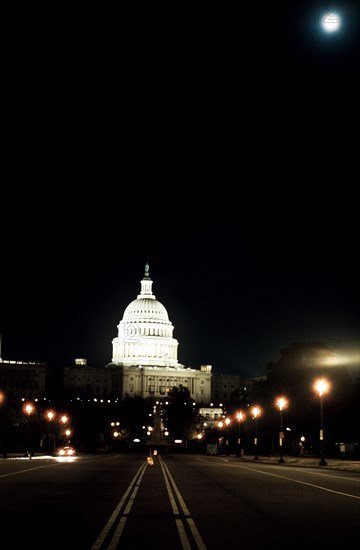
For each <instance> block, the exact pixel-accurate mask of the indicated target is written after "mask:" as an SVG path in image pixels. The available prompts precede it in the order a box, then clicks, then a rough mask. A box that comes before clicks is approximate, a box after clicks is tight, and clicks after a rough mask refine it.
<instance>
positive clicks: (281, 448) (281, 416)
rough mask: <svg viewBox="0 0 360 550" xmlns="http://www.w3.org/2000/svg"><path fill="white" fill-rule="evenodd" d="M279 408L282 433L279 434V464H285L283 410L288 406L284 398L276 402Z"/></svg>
mask: <svg viewBox="0 0 360 550" xmlns="http://www.w3.org/2000/svg"><path fill="white" fill-rule="evenodd" d="M276 404H277V406H278V407H279V411H280V432H279V447H280V459H279V462H285V460H284V458H283V439H284V426H283V414H282V412H283V409H284V408H285V407H286V405H287V401H286V399H285V398H284V397H279V399H278V400H277V401H276Z"/></svg>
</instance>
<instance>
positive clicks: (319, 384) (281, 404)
mask: <svg viewBox="0 0 360 550" xmlns="http://www.w3.org/2000/svg"><path fill="white" fill-rule="evenodd" d="M329 387H330V384H329V382H328V381H327V380H326V379H324V378H320V379H317V380H316V381H315V383H314V390H315V391H316V392H317V393H318V395H319V398H320V436H319V438H320V462H319V466H326V465H327V462H326V460H325V458H324V411H323V408H324V405H323V396H324V394H325V393H327V391H328V390H329ZM275 403H276V406H277V407H278V408H279V412H280V430H279V449H280V458H279V463H284V462H285V460H284V456H283V439H284V424H283V410H284V409H285V408H286V407H287V406H288V400H287V399H286V398H285V397H279V398H277V400H276V402H275ZM261 413H262V410H261V408H260V407H259V406H257V405H256V406H254V407H252V409H251V414H252V418H253V419H254V421H255V435H254V448H255V456H254V460H259V456H258V451H257V448H258V418H259V417H260V415H261ZM235 417H236V419H237V420H238V422H239V433H238V440H237V443H238V448H239V455H241V426H242V423H243V422H244V420H245V418H246V414H245V413H244V412H243V411H238V412H237V413H236V415H235ZM224 423H225V425H226V439H225V446H226V450H228V445H229V424H230V423H231V420H230V418H228V417H226V418H225V420H224V422H222V421H219V422H218V423H217V426H218V428H220V430H221V429H222V428H223V426H224ZM219 441H220V447H221V441H222V437H221V438H219Z"/></svg>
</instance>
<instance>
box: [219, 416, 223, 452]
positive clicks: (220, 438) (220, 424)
mask: <svg viewBox="0 0 360 550" xmlns="http://www.w3.org/2000/svg"><path fill="white" fill-rule="evenodd" d="M223 426H224V423H223V422H221V420H220V422H218V428H219V430H220V437H219V451H220V452H221V442H222V437H221V428H222V427H223Z"/></svg>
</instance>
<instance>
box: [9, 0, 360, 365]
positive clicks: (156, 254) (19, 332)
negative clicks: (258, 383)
mask: <svg viewBox="0 0 360 550" xmlns="http://www.w3.org/2000/svg"><path fill="white" fill-rule="evenodd" d="M281 4H282V3H281ZM328 7H330V9H331V10H333V9H334V10H338V11H339V13H341V18H342V25H341V30H340V31H339V33H338V34H337V35H332V36H329V35H325V33H324V32H322V31H320V30H319V28H320V22H321V14H322V13H323V9H324V11H327V9H328ZM135 11H136V10H135ZM160 11H161V13H160ZM160 11H158V13H156V8H154V7H153V6H151V24H150V22H149V17H148V16H149V13H146V10H143V11H140V10H137V13H133V14H128V13H126V14H125V13H122V14H120V16H119V14H117V16H118V17H117V18H116V17H115V18H114V17H111V14H109V13H107V14H105V13H104V14H100V13H90V12H89V11H88V12H86V13H81V16H80V15H79V16H76V14H74V15H73V17H72V18H71V20H69V19H68V18H66V17H65V20H64V21H63V22H62V23H61V24H60V22H59V21H60V19H58V18H57V19H56V21H57V25H58V26H55V23H54V26H49V25H47V26H44V25H43V24H40V22H38V23H37V28H36V29H35V27H31V29H32V31H31V33H29V28H30V27H29V25H28V22H27V20H26V17H25V18H24V20H23V21H21V18H19V17H17V18H15V19H14V21H13V26H12V24H11V21H9V29H12V32H10V33H9V41H8V42H7V43H6V44H7V48H6V53H5V65H6V66H5V67H4V71H5V72H6V74H7V78H6V79H5V80H6V86H5V89H4V92H5V94H6V100H5V101H4V105H6V109H7V110H6V112H7V113H8V115H9V116H8V120H9V124H8V126H7V128H6V130H5V131H4V135H5V136H6V139H5V143H4V146H3V159H4V163H3V186H2V195H1V218H0V228H1V237H2V241H1V270H0V273H1V295H2V297H1V308H0V332H1V333H2V351H1V356H2V358H3V359H14V360H27V361H44V362H47V363H48V364H49V365H63V364H64V363H66V364H70V365H71V364H73V362H74V359H75V358H76V357H86V358H87V359H88V364H89V365H93V366H102V365H105V364H106V363H108V362H109V361H110V360H111V354H112V345H111V342H112V339H113V338H114V337H115V336H116V335H117V324H118V323H119V321H120V320H121V318H122V316H123V313H124V310H125V308H126V306H127V305H128V304H129V303H130V302H131V301H132V300H133V299H135V298H136V296H137V294H138V293H139V291H140V280H141V278H142V276H143V273H144V266H145V263H146V262H148V263H149V265H150V275H151V278H152V280H153V281H154V284H153V291H154V294H155V296H156V297H157V299H158V300H159V301H160V302H162V303H163V305H164V306H165V307H166V309H167V311H168V314H169V318H170V321H171V322H172V323H173V325H174V327H175V329H174V337H175V338H176V339H177V340H178V341H179V348H178V359H179V361H180V362H181V363H183V364H185V366H191V367H198V366H199V365H200V364H212V365H213V368H214V371H215V372H224V373H239V374H244V375H259V376H261V375H264V374H265V366H266V364H267V363H269V362H272V361H276V360H277V359H279V357H280V349H282V348H284V347H287V346H288V345H289V344H290V343H291V342H294V341H305V342H308V341H313V340H321V341H323V342H325V343H326V344H328V345H330V346H331V347H334V348H335V350H338V349H339V350H340V351H341V352H344V351H346V352H351V353H352V357H354V356H355V357H357V365H358V366H359V346H360V344H359V340H360V338H359V326H360V323H359V286H358V281H359V280H360V277H359V238H358V233H359V227H358V225H359V224H358V207H357V205H358V199H357V198H356V197H355V191H354V190H355V189H356V185H357V180H358V177H357V175H358V140H357V139H356V135H357V134H356V132H357V131H358V125H357V124H356V122H355V121H356V113H358V105H359V101H358V97H359V96H358V92H357V88H356V82H357V79H358V71H359V64H358V63H359V57H358V49H357V48H358V45H359V36H360V33H359V6H358V2H353V1H352V0H344V1H343V2H337V3H336V5H334V4H332V5H331V6H330V5H329V4H328V3H326V2H323V1H319V2H310V1H307V0H302V1H301V2H296V1H292V2H288V3H287V6H286V7H285V8H284V7H283V6H282V5H281V6H280V5H275V6H274V5H271V4H270V3H265V6H264V5H263V3H259V5H257V4H256V3H253V2H252V3H249V4H245V5H244V6H241V14H240V15H239V13H238V10H237V12H236V14H234V13H230V12H227V11H226V10H224V11H223V12H221V13H220V12H219V10H218V9H217V8H216V9H214V8H211V7H207V11H204V10H202V9H199V10H196V11H195V10H194V11H193V12H192V13H191V16H189V13H187V12H186V10H183V11H180V10H179V11H178V12H176V13H172V12H171V11H166V12H164V8H163V7H161V10H160ZM119 17H120V22H119ZM39 21H40V20H39ZM54 21H55V20H54ZM90 21H91V24H90ZM25 30H26V33H25ZM35 31H36V32H35ZM10 54H11V55H10ZM7 60H8V64H7V63H6V61H7ZM354 135H355V137H354ZM354 354H355V355H354Z"/></svg>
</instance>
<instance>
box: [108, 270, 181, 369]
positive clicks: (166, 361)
mask: <svg viewBox="0 0 360 550" xmlns="http://www.w3.org/2000/svg"><path fill="white" fill-rule="evenodd" d="M152 284H153V281H152V280H151V279H150V276H149V265H148V264H146V266H145V274H144V278H143V279H142V281H141V292H140V294H139V295H138V296H137V298H136V300H133V301H132V302H131V303H130V304H129V305H128V306H127V308H126V309H125V311H124V315H123V318H122V320H121V321H120V323H119V324H118V336H117V338H114V339H113V342H112V344H113V357H112V362H113V363H114V364H117V365H127V366H130V365H136V366H149V365H152V366H162V367H164V366H169V367H174V366H177V365H178V361H177V348H178V342H177V340H175V339H174V338H173V337H172V336H173V330H174V327H173V325H172V324H171V322H170V321H169V316H168V313H167V311H166V309H165V307H164V306H163V305H162V304H161V303H160V302H159V301H158V300H156V298H155V296H154V294H153V293H152Z"/></svg>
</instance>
